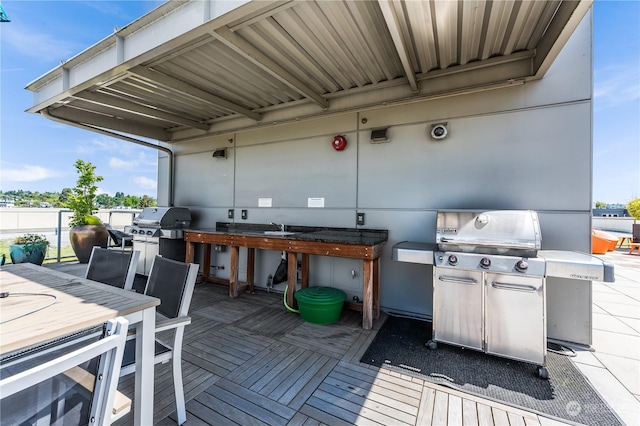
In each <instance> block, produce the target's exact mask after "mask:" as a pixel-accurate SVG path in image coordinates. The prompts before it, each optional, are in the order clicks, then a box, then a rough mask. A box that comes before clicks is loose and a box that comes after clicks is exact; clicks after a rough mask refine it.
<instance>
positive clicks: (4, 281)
mask: <svg viewBox="0 0 640 426" xmlns="http://www.w3.org/2000/svg"><path fill="white" fill-rule="evenodd" d="M159 304H160V300H159V299H157V298H155V297H150V296H145V295H143V294H138V293H135V292H132V291H127V290H123V289H120V288H116V287H112V286H109V285H106V284H102V283H99V282H96V281H91V280H88V279H85V278H81V277H77V276H74V275H70V274H66V273H64V272H60V271H55V270H52V269H49V268H46V267H42V266H37V265H34V264H31V263H20V264H9V265H4V266H2V267H1V268H0V355H2V356H5V355H7V354H10V353H13V352H15V351H20V350H23V349H28V348H32V347H34V346H38V345H40V344H43V343H46V342H49V341H52V340H54V339H58V338H60V337H63V336H66V335H69V334H71V333H74V332H77V331H81V330H84V329H87V328H89V327H93V326H96V325H99V324H101V323H104V322H105V321H107V320H109V319H112V318H116V317H119V316H123V317H125V318H126V319H127V320H128V321H129V324H131V326H132V327H134V328H135V331H136V334H137V338H136V342H137V343H136V372H135V375H136V376H135V397H134V424H136V425H151V424H153V396H154V392H153V389H154V387H153V381H154V346H155V321H156V320H155V310H156V306H158V305H159Z"/></svg>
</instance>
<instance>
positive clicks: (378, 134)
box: [371, 127, 391, 143]
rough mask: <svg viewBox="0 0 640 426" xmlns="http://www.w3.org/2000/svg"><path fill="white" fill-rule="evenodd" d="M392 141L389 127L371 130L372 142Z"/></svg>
mask: <svg viewBox="0 0 640 426" xmlns="http://www.w3.org/2000/svg"><path fill="white" fill-rule="evenodd" d="M390 141H391V139H390V138H389V128H388V127H383V128H379V129H372V130H371V143H384V142H390Z"/></svg>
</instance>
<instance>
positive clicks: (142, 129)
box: [46, 107, 171, 142]
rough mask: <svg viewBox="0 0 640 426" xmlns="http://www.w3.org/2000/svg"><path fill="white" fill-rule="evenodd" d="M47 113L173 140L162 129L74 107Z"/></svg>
mask: <svg viewBox="0 0 640 426" xmlns="http://www.w3.org/2000/svg"><path fill="white" fill-rule="evenodd" d="M46 112H47V114H48V115H51V116H52V117H56V118H60V119H63V120H67V121H73V122H76V123H83V124H88V125H91V126H96V127H100V128H103V129H111V130H115V131H116V132H122V133H127V134H130V135H137V136H142V137H144V138H149V139H153V140H158V141H165V142H168V141H170V140H171V134H170V133H169V132H167V131H166V130H164V129H162V128H159V127H153V126H149V125H146V124H141V123H134V122H131V121H130V120H121V119H119V118H116V117H109V116H106V115H102V114H95V113H92V112H89V111H86V110H81V109H76V108H72V107H61V108H56V109H53V108H46Z"/></svg>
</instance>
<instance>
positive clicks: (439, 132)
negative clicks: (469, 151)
mask: <svg viewBox="0 0 640 426" xmlns="http://www.w3.org/2000/svg"><path fill="white" fill-rule="evenodd" d="M448 133H449V130H448V128H447V123H438V124H432V125H431V138H432V139H435V140H441V139H444V138H446V137H447V134H448Z"/></svg>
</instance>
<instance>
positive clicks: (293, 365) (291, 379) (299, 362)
mask: <svg viewBox="0 0 640 426" xmlns="http://www.w3.org/2000/svg"><path fill="white" fill-rule="evenodd" d="M319 359H320V355H319V354H317V353H315V352H310V351H303V352H302V353H301V354H300V356H298V357H296V358H295V359H289V360H288V362H287V364H286V365H285V366H284V368H283V369H282V370H281V371H280V374H278V375H277V376H275V377H273V378H272V379H271V380H270V381H269V383H267V384H265V386H263V387H262V389H261V390H260V393H261V394H262V395H267V396H269V398H271V399H273V400H275V401H277V400H278V399H279V398H280V397H281V396H282V395H283V394H284V393H285V392H286V391H287V389H289V388H290V387H291V386H292V385H293V384H294V383H295V382H296V381H297V380H298V379H299V378H300V376H302V374H303V373H304V371H305V370H306V368H307V366H310V365H313V364H314V363H315V362H317V361H318V360H319Z"/></svg>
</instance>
